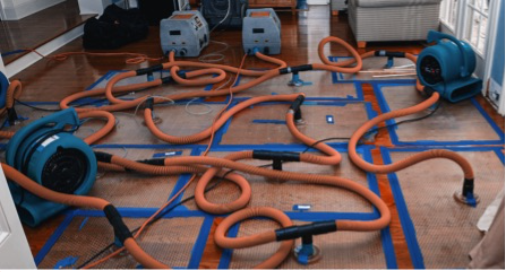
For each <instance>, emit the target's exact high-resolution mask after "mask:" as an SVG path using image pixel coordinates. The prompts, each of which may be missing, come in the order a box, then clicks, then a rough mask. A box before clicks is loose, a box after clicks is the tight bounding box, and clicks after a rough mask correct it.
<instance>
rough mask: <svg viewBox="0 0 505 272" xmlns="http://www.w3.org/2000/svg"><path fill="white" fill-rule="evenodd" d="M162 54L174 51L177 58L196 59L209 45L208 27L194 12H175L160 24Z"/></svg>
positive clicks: (196, 12)
mask: <svg viewBox="0 0 505 272" xmlns="http://www.w3.org/2000/svg"><path fill="white" fill-rule="evenodd" d="M160 39H161V47H162V49H163V54H168V53H169V52H170V51H174V52H175V55H176V56H177V57H197V56H198V55H200V52H201V51H202V50H203V48H205V47H206V46H207V45H208V44H209V26H208V25H207V21H205V19H204V18H203V16H202V14H200V12H199V11H196V10H188V11H176V12H174V13H173V14H172V16H170V18H168V19H163V20H161V22H160Z"/></svg>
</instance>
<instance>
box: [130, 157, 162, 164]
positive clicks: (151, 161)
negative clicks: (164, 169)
mask: <svg viewBox="0 0 505 272" xmlns="http://www.w3.org/2000/svg"><path fill="white" fill-rule="evenodd" d="M137 162H139V163H143V164H149V165H154V166H165V159H163V158H153V159H145V160H137Z"/></svg>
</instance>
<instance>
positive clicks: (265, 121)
mask: <svg viewBox="0 0 505 272" xmlns="http://www.w3.org/2000/svg"><path fill="white" fill-rule="evenodd" d="M252 122H253V123H255V124H278V125H285V124H286V121H285V120H271V119H255V120H253V121H252Z"/></svg>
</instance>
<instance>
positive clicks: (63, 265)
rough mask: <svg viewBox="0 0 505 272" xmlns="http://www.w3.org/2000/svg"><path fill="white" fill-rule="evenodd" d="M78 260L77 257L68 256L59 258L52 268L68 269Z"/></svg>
mask: <svg viewBox="0 0 505 272" xmlns="http://www.w3.org/2000/svg"><path fill="white" fill-rule="evenodd" d="M77 260H79V257H73V256H69V257H66V258H64V259H62V260H59V261H58V262H57V263H56V265H55V266H54V267H53V269H69V268H72V266H73V265H74V264H75V263H76V262H77Z"/></svg>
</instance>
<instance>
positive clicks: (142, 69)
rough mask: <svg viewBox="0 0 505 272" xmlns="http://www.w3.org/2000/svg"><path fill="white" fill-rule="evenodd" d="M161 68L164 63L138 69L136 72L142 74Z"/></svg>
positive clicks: (138, 74)
mask: <svg viewBox="0 0 505 272" xmlns="http://www.w3.org/2000/svg"><path fill="white" fill-rule="evenodd" d="M160 70H163V64H156V65H154V66H151V67H147V68H141V69H137V70H136V71H135V72H136V73H137V76H141V75H146V74H149V73H152V72H156V71H160Z"/></svg>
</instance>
